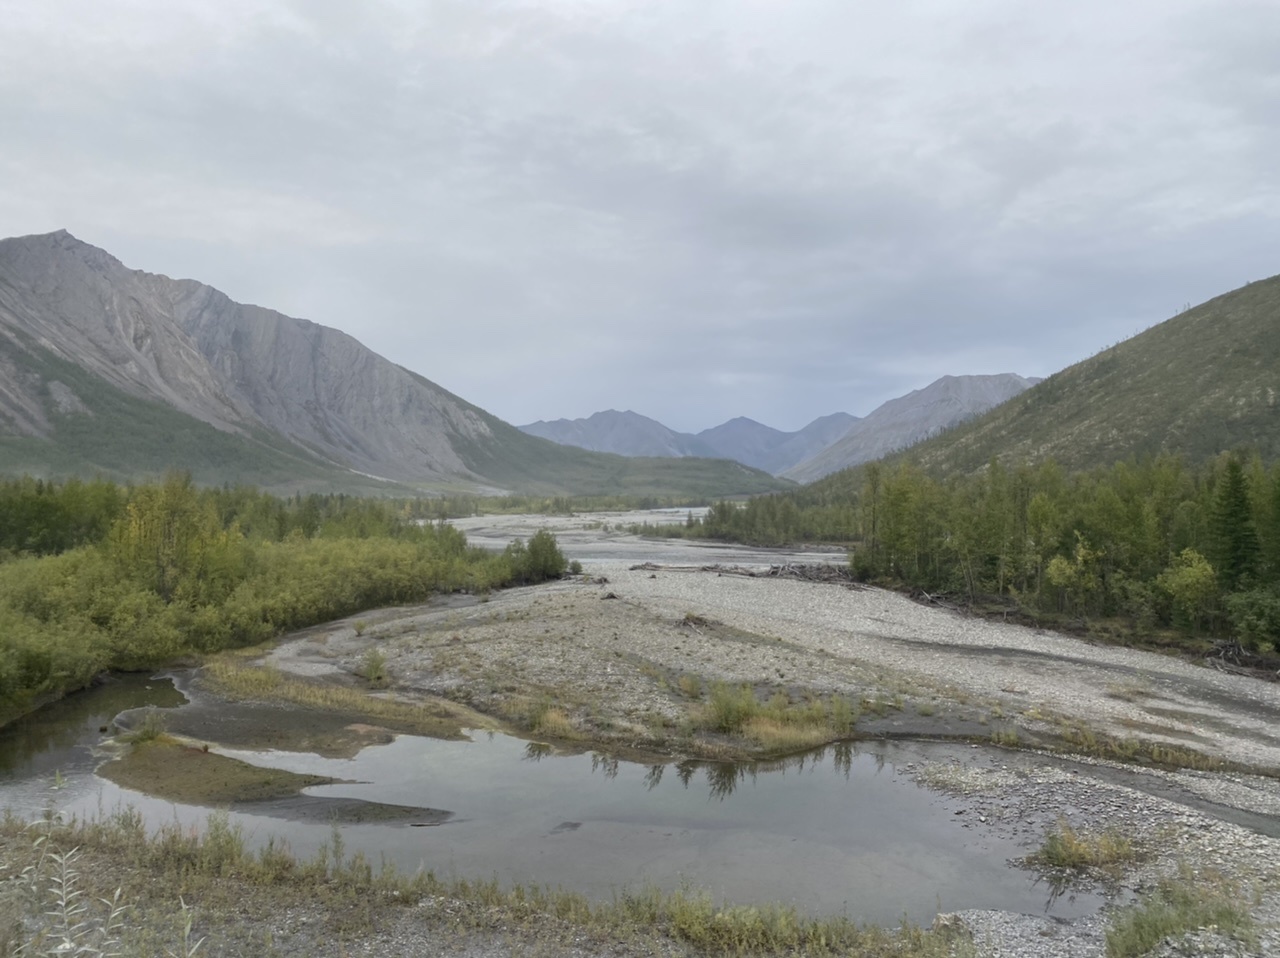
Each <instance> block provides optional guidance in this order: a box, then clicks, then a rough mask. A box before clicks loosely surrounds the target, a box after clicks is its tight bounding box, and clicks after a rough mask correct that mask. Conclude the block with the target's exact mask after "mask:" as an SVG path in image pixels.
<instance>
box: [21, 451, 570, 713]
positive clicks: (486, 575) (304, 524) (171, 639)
mask: <svg viewBox="0 0 1280 958" xmlns="http://www.w3.org/2000/svg"><path fill="white" fill-rule="evenodd" d="M412 511H413V510H412V508H411V504H409V503H403V502H402V503H396V502H391V501H380V500H370V499H358V498H353V497H347V496H342V495H328V496H322V495H308V496H301V495H299V496H294V497H292V498H289V499H280V498H276V497H273V496H269V495H267V494H265V493H261V492H259V491H257V490H255V489H252V488H244V487H239V488H230V487H224V488H220V489H200V488H197V487H196V486H195V485H194V484H193V483H192V481H191V479H190V477H189V476H187V475H179V474H175V475H170V476H168V477H166V478H165V479H164V480H163V481H162V482H156V483H152V484H147V485H137V486H119V485H116V484H114V483H111V482H107V481H92V482H84V481H79V480H70V481H67V482H65V483H49V482H45V481H42V480H36V479H29V478H24V479H18V480H11V481H8V482H4V483H0V724H3V723H4V722H5V721H8V720H10V719H12V718H14V717H15V716H17V715H20V714H22V713H23V712H25V711H27V710H29V709H30V708H32V707H34V706H35V705H37V704H39V703H40V702H42V701H45V700H47V699H50V698H53V697H57V696H59V695H62V694H65V693H66V692H67V691H70V690H72V689H76V688H81V687H83V686H85V685H87V684H88V683H89V682H91V681H92V679H93V677H94V676H95V675H97V674H98V673H100V672H102V671H104V670H108V669H144V668H152V667H155V666H158V665H162V664H166V663H172V662H175V661H181V660H183V659H195V658H198V657H199V656H200V655H203V654H205V653H210V652H216V651H218V650H221V649H227V648H233V647H237V646H244V645H251V644H254V643H258V642H261V641H263V640H265V639H268V638H271V637H272V636H274V635H276V634H278V633H280V632H282V631H286V630H289V629H297V628H301V627H303V626H306V625H310V624H314V623H317V622H324V621H328V620H330V619H334V618H339V617H341V616H345V615H350V614H352V613H354V612H358V611H360V610H363V609H369V608H373V607H377V606H383V605H396V604H405V603H413V602H423V601H425V600H426V599H427V598H429V597H430V596H431V595H432V594H435V593H439V592H454V591H461V590H466V591H470V592H481V593H483V592H487V591H488V590H490V589H495V588H501V587H503V586H508V585H514V584H525V583H532V582H538V581H543V580H545V579H550V578H558V577H559V576H561V575H563V574H564V572H565V570H566V568H567V565H568V564H567V562H566V560H565V557H564V556H563V554H562V553H561V552H560V550H559V548H558V546H557V544H556V541H555V538H554V536H552V535H551V534H550V533H547V532H539V533H537V534H536V535H534V536H533V537H531V538H530V540H529V541H528V542H527V543H526V542H522V541H519V540H517V541H515V542H513V543H511V545H510V546H508V547H507V549H506V550H505V551H504V552H502V553H492V552H487V551H485V550H483V549H479V548H475V547H470V546H468V545H467V542H466V538H465V536H464V535H463V534H462V533H461V532H458V531H457V530H456V529H453V528H452V527H450V526H448V525H445V524H444V523H429V522H420V521H416V520H415V519H414V518H413V517H412V515H411V512H412Z"/></svg>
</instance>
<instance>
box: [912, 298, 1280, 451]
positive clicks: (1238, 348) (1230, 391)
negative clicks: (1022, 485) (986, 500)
mask: <svg viewBox="0 0 1280 958" xmlns="http://www.w3.org/2000/svg"><path fill="white" fill-rule="evenodd" d="M1239 447H1248V448H1251V449H1254V450H1257V451H1258V452H1259V453H1260V454H1261V455H1262V456H1263V458H1264V459H1267V460H1271V461H1274V460H1276V459H1277V458H1280V276H1274V277H1272V278H1270V279H1265V280H1259V281H1258V282H1254V283H1250V284H1249V285H1247V286H1244V287H1242V288H1240V289H1237V290H1235V291H1233V292H1230V293H1226V294H1224V295H1222V296H1218V297H1216V298H1214V299H1211V300H1209V301H1208V302H1206V303H1203V304H1201V305H1199V306H1196V307H1195V308H1193V309H1190V310H1188V311H1186V312H1183V313H1181V314H1179V315H1177V316H1174V317H1173V318H1172V319H1168V320H1166V321H1164V322H1162V323H1160V324H1159V325H1157V326H1153V327H1151V328H1150V329H1148V330H1146V331H1144V332H1142V333H1139V334H1138V335H1137V336H1134V337H1133V338H1131V339H1127V340H1125V341H1124V342H1122V343H1119V344H1118V345H1116V346H1112V347H1111V348H1110V349H1106V350H1103V351H1102V352H1100V353H1098V354H1097V355H1095V356H1092V357H1090V358H1089V359H1086V360H1084V361H1083V362H1079V363H1076V364H1075V365H1074V366H1069V367H1068V368H1066V369H1064V370H1062V371H1061V372H1059V373H1056V374H1054V375H1053V376H1050V377H1049V378H1048V379H1046V380H1044V381H1043V382H1041V383H1040V384H1039V385H1037V386H1035V387H1034V388H1032V389H1029V390H1027V391H1026V392H1025V393H1023V394H1022V395H1020V396H1019V397H1018V398H1017V399H1015V400H1013V401H1011V402H1008V403H1005V404H1004V405H1003V406H1000V407H999V408H997V409H994V410H992V411H991V412H989V413H987V414H986V415H985V416H982V417H981V418H979V419H975V420H973V421H972V422H969V423H967V424H965V425H964V426H961V427H960V428H958V429H955V430H953V431H952V432H949V433H947V434H946V435H944V436H939V437H938V438H937V439H934V440H931V441H930V442H927V443H924V444H922V445H921V446H919V447H917V448H916V449H913V450H912V453H911V456H912V458H913V459H916V460H919V461H920V462H921V463H922V464H923V465H924V466H925V467H926V468H929V469H930V470H932V471H935V472H937V473H948V472H972V471H975V470H977V469H980V468H982V467H983V466H984V465H985V464H986V463H988V462H989V461H990V460H991V459H992V457H994V456H1000V457H1002V458H1004V459H1006V460H1008V461H1011V462H1017V461H1028V462H1034V461H1037V460H1041V459H1045V458H1049V457H1052V458H1053V459H1055V460H1057V461H1058V462H1059V463H1061V464H1062V465H1064V466H1066V467H1068V468H1088V467H1091V466H1098V465H1106V464H1110V463H1113V462H1115V461H1117V460H1119V459H1123V458H1126V457H1129V456H1136V457H1141V456H1146V455H1157V454H1160V453H1172V454H1177V455H1182V456H1185V457H1186V458H1187V459H1189V460H1191V461H1193V462H1194V461H1200V460H1204V459H1207V458H1210V457H1212V456H1214V455H1216V454H1218V453H1220V452H1223V451H1225V450H1230V449H1235V448H1239Z"/></svg>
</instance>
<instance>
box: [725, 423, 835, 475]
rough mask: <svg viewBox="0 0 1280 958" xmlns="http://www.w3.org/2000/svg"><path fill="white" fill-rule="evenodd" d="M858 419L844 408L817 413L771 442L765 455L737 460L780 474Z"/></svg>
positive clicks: (816, 452)
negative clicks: (793, 430) (818, 414)
mask: <svg viewBox="0 0 1280 958" xmlns="http://www.w3.org/2000/svg"><path fill="white" fill-rule="evenodd" d="M858 421H859V420H858V417H857V416H851V415H849V414H848V413H847V412H835V413H832V414H831V415H829V416H820V417H819V418H817V419H815V420H814V421H813V422H811V423H809V425H807V426H805V427H804V428H803V429H801V430H800V431H799V432H793V433H790V434H788V436H787V438H786V439H785V440H784V441H783V442H781V443H780V444H778V445H777V446H775V447H774V448H773V449H772V450H771V451H770V452H769V454H768V455H766V456H762V457H761V458H760V459H759V460H757V461H754V462H752V461H749V460H746V459H743V460H741V461H742V462H746V463H747V465H749V466H755V467H756V468H757V469H763V470H764V471H765V472H769V473H772V474H773V475H775V476H777V475H781V474H782V473H784V472H786V471H787V470H788V469H790V468H791V467H792V466H795V465H798V464H799V463H802V462H804V461H805V460H806V459H809V458H812V457H813V456H816V455H817V454H818V453H819V452H821V451H822V450H823V449H826V448H827V447H828V446H830V445H831V444H832V443H833V442H835V441H836V440H838V439H839V438H841V437H842V436H843V435H844V434H845V433H847V432H848V431H849V430H850V429H851V428H852V427H853V424H854V423H856V422H858ZM735 458H736V457H735Z"/></svg>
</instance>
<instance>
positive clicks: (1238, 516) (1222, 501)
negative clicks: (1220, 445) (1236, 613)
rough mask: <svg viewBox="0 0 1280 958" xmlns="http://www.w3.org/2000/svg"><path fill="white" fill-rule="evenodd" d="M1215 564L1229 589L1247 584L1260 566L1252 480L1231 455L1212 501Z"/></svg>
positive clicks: (1225, 587)
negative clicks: (1252, 498)
mask: <svg viewBox="0 0 1280 958" xmlns="http://www.w3.org/2000/svg"><path fill="white" fill-rule="evenodd" d="M1212 530H1213V549H1214V559H1215V562H1214V567H1215V569H1216V570H1217V572H1218V577H1219V580H1220V582H1221V584H1222V586H1223V588H1224V589H1225V590H1226V591H1227V592H1235V591H1237V590H1238V589H1240V588H1241V587H1247V586H1248V584H1249V583H1250V582H1251V581H1252V579H1253V577H1254V576H1255V574H1256V573H1257V569H1258V553H1259V547H1258V533H1257V530H1256V529H1255V528H1254V525H1253V508H1252V506H1251V504H1250V501H1249V480H1248V479H1247V478H1246V476H1245V474H1244V469H1243V468H1242V467H1241V465H1240V461H1239V460H1238V459H1234V458H1233V459H1228V460H1227V464H1226V471H1225V472H1224V473H1223V476H1222V478H1221V479H1220V480H1219V484H1218V489H1217V495H1216V497H1215V499H1214V504H1213V519H1212Z"/></svg>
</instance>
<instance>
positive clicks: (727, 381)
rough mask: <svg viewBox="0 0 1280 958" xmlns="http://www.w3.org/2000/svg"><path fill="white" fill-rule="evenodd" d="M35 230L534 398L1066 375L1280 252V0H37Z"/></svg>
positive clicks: (11, 229) (529, 404)
mask: <svg viewBox="0 0 1280 958" xmlns="http://www.w3.org/2000/svg"><path fill="white" fill-rule="evenodd" d="M0 24H2V26H0V235H6V236H7V235H19V234H26V233H42V232H48V231H51V230H55V229H59V228H66V229H68V230H70V231H71V232H72V233H74V234H75V235H76V236H78V237H79V238H80V239H82V240H85V241H86V242H90V243H93V244H94V245H97V246H101V247H103V248H104V249H106V250H108V251H109V252H111V253H113V254H114V255H115V256H117V257H118V258H120V259H121V260H123V261H124V263H125V264H126V265H128V266H131V267H134V268H137V269H144V270H147V271H149V272H156V273H165V274H168V275H170V276H175V277H191V278H195V279H199V280H201V281H203V282H206V283H209V284H211V285H213V286H216V287H218V288H219V289H221V290H223V291H224V292H226V293H227V294H228V295H230V296H231V297H232V298H233V299H237V300H240V301H242V302H252V303H257V304H259V305H263V306H269V307H272V308H275V309H279V310H281V311H282V312H285V313H288V314H290V315H294V316H302V317H305V318H308V319H312V320H315V321H316V322H320V323H323V324H325V325H328V326H335V327H338V328H340V329H342V330H345V331H346V332H349V333H351V334H352V335H354V336H355V337H357V338H358V339H360V340H361V341H362V342H364V343H365V344H366V345H368V346H370V347H371V348H373V349H374V350H376V351H377V352H379V353H382V354H383V355H385V356H387V357H389V358H391V359H392V360H394V361H396V362H398V363H400V364H401V365H404V366H407V367H408V368H410V369H412V370H414V371H415V372H418V373H421V374H422V375H424V376H426V377H427V378H429V379H431V380H433V381H435V382H437V383H439V384H441V385H442V386H444V387H445V388H447V389H449V390H451V391H453V392H455V393H458V394H459V395H461V396H462V397H463V398H465V399H468V400H470V401H472V402H475V403H477V404H479V405H481V406H483V407H485V408H486V409H488V410H490V411H492V412H494V413H496V414H497V415H499V416H501V417H502V418H504V419H507V420H508V421H511V422H514V423H517V424H521V423H525V422H530V421H532V420H536V419H555V418H559V417H567V418H574V417H579V416H586V415H589V414H590V413H592V412H595V411H597V410H600V409H606V408H617V409H634V410H635V411H637V412H640V413H643V414H645V415H649V416H652V417H654V418H656V419H659V420H661V421H662V422H664V423H666V424H667V425H669V426H671V427H673V428H676V429H681V430H689V431H697V430H699V429H703V428H706V427H709V426H712V425H715V424H717V423H719V422H722V421H723V420H725V419H728V418H731V417H733V416H738V415H745V416H750V417H751V418H753V419H757V420H759V421H761V422H765V423H768V424H769V425H772V426H775V427H777V428H781V429H797V428H799V427H801V426H803V425H804V424H805V423H807V422H808V421H810V420H811V419H813V418H815V417H817V416H820V415H824V414H826V413H830V412H835V411H837V410H843V411H846V412H851V413H854V414H858V415H863V414H865V413H867V412H869V411H870V410H871V409H872V408H874V407H875V406H877V405H878V404H879V403H881V402H883V401H884V400H886V399H889V398H892V397H894V396H897V395H901V394H902V393H905V392H907V391H909V390H911V389H915V388H919V387H921V386H924V385H927V384H928V383H929V382H931V381H933V380H934V379H936V378H937V377H939V376H942V375H945V374H967V373H996V372H1018V373H1022V374H1023V375H1028V376H1031V375H1041V376H1042V375H1047V374H1049V373H1052V372H1054V371H1055V370H1057V369H1060V368H1062V367H1063V366H1066V365H1068V364H1070V363H1072V362H1074V361H1076V360H1079V359H1082V358H1084V357H1085V356H1088V355H1090V354H1092V353H1094V352H1096V351H1097V350H1098V349H1101V348H1103V347H1105V346H1108V345H1111V344H1113V343H1115V342H1117V341H1119V340H1121V339H1124V338H1127V337H1129V336H1131V335H1133V334H1134V333H1135V332H1137V331H1139V330H1141V329H1143V328H1146V327H1147V326H1150V325H1153V324H1154V323H1157V322H1160V321H1161V320H1164V319H1166V318H1168V317H1169V316H1171V315H1173V314H1174V313H1176V312H1178V311H1179V310H1180V309H1181V308H1183V307H1184V306H1185V305H1186V304H1188V303H1192V304H1194V303H1198V302H1200V301H1202V300H1205V299H1207V298H1209V297H1211V296H1214V295H1216V294H1218V293H1221V292H1226V291H1227V290H1229V289H1233V288H1235V287H1237V286H1240V285H1243V284H1244V283H1246V282H1249V281H1250V280H1255V279H1261V278H1263V277H1266V276H1270V275H1273V274H1275V273H1277V272H1280V243H1278V242H1277V237H1278V234H1280V231H1278V229H1277V227H1278V226H1280V54H1278V53H1277V51H1280V3H1277V2H1275V0H1259V2H1237V0H1124V2H1119V0H1073V2H1071V3H1039V2H1027V0H895V2H892V3H889V2H884V0H679V2H662V0H528V2H520V0H510V2H485V0H362V2H360V3H353V2H349V0H292V2H288V0H279V2H265V0H264V2H250V0H219V2H216V3H214V2H210V0H132V2H129V0H0Z"/></svg>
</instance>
